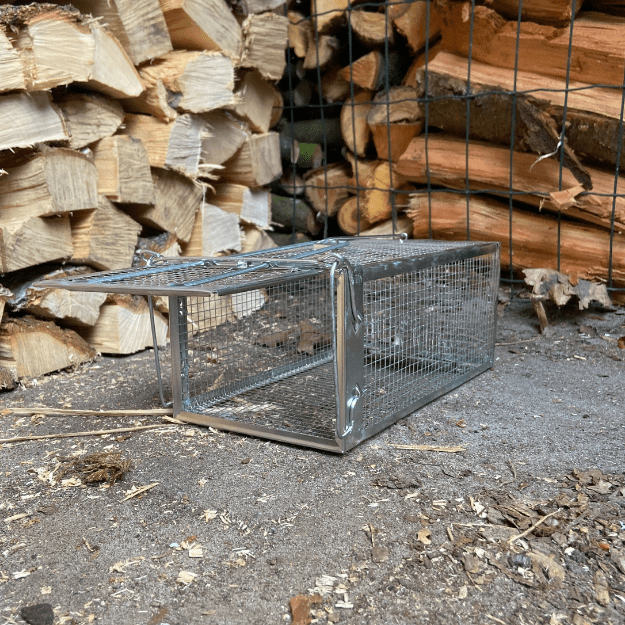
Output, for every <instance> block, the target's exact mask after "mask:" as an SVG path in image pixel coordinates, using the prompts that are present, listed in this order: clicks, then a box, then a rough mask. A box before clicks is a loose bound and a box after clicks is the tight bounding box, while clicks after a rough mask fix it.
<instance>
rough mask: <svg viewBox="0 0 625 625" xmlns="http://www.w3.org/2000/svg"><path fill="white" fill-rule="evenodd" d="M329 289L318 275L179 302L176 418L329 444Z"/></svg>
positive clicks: (332, 410)
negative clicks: (179, 410)
mask: <svg viewBox="0 0 625 625" xmlns="http://www.w3.org/2000/svg"><path fill="white" fill-rule="evenodd" d="M329 289H330V286H329V279H328V277H327V276H326V275H321V276H315V277H308V278H305V279H302V280H295V281H290V282H285V283H282V284H277V285H273V286H271V287H267V288H257V289H250V290H247V291H244V292H241V293H236V294H233V295H225V296H218V295H211V296H210V297H188V298H186V318H185V319H182V318H180V317H179V324H180V327H179V334H180V335H181V336H184V337H185V340H184V344H185V345H186V362H185V366H186V372H187V373H186V387H185V385H184V384H183V385H182V386H183V392H182V406H183V410H184V411H185V412H188V413H194V414H198V415H206V416H211V417H215V418H219V419H222V420H224V422H230V423H232V424H233V427H232V429H237V431H241V428H242V427H243V428H244V430H243V431H245V424H248V425H249V426H250V428H251V427H252V426H254V427H263V428H270V429H272V428H273V429H274V430H276V431H281V432H289V433H290V434H293V435H297V434H300V435H306V436H315V437H318V438H323V439H327V440H332V441H333V440H334V429H335V423H336V395H335V381H334V361H333V348H332V308H331V307H332V298H331V296H330V290H329ZM181 342H182V341H181ZM183 377H184V373H183ZM235 423H236V427H235V426H234V424H235ZM250 433H253V432H250ZM303 444H306V443H305V442H303ZM334 445H336V444H335V443H334Z"/></svg>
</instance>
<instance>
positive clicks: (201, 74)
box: [124, 50, 235, 122]
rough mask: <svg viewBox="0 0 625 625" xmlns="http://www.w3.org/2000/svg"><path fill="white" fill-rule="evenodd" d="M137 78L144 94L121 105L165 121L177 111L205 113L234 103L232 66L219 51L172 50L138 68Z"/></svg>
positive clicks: (174, 115)
mask: <svg viewBox="0 0 625 625" xmlns="http://www.w3.org/2000/svg"><path fill="white" fill-rule="evenodd" d="M139 75H140V76H141V80H142V81H143V86H144V88H145V91H144V92H143V93H142V94H141V95H140V96H139V97H137V98H132V99H130V100H126V101H124V106H125V107H126V108H127V109H128V110H131V111H135V112H139V113H148V114H151V115H154V116H156V117H158V118H159V119H161V120H163V121H166V122H169V121H172V120H173V119H175V118H176V117H177V115H178V111H180V112H187V113H206V112H208V111H212V110H214V109H218V108H222V107H224V106H228V105H230V104H233V103H234V102H235V96H234V94H233V90H234V67H233V65H232V61H231V60H230V59H229V58H228V57H227V56H226V55H225V54H222V53H219V52H186V51H183V50H175V51H173V52H169V53H168V54H166V55H165V56H163V57H161V58H159V59H155V60H154V61H153V62H152V63H150V64H149V65H146V66H144V67H142V68H140V70H139Z"/></svg>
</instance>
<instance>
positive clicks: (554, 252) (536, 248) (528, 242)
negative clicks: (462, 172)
mask: <svg viewBox="0 0 625 625" xmlns="http://www.w3.org/2000/svg"><path fill="white" fill-rule="evenodd" d="M430 205H431V207H432V208H431V224H432V235H433V236H434V238H437V239H448V240H463V241H464V240H466V238H467V200H466V196H465V195H463V194H458V193H450V192H433V193H432V194H431V195H430V198H428V197H427V194H425V193H418V194H415V195H414V196H413V197H412V199H411V208H410V210H409V215H410V217H411V218H412V220H413V222H414V236H415V238H417V239H419V238H427V237H428V222H429V217H428V211H429V208H428V207H429V206H430ZM469 219H470V222H469V225H470V233H471V239H473V240H476V241H499V242H500V244H501V265H502V268H504V269H509V268H510V236H511V237H512V269H513V270H514V271H520V270H522V269H528V268H554V269H555V268H557V265H558V237H559V248H560V271H561V272H563V273H567V274H572V275H574V276H577V277H578V278H583V279H586V280H597V279H598V280H607V278H608V267H609V264H610V248H611V246H610V233H609V232H606V231H605V230H603V229H601V228H598V227H596V226H585V225H583V224H579V223H574V222H570V221H567V220H565V219H563V220H561V221H560V226H559V228H558V221H557V219H556V218H555V217H554V216H551V215H537V214H535V213H531V212H529V211H523V210H518V209H514V210H513V211H512V213H510V210H509V206H508V203H507V202H503V201H501V200H497V199H495V198H489V197H485V196H475V195H473V196H471V197H470V199H469ZM510 219H511V220H512V222H511V223H510ZM510 227H511V228H512V230H511V231H510ZM558 232H559V235H558ZM612 246H613V247H612V278H613V283H614V286H618V287H623V286H625V237H623V235H622V234H618V233H617V234H615V235H614V239H613V242H612Z"/></svg>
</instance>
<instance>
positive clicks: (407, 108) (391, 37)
mask: <svg viewBox="0 0 625 625" xmlns="http://www.w3.org/2000/svg"><path fill="white" fill-rule="evenodd" d="M288 18H289V47H290V61H291V62H290V64H289V67H288V70H289V72H288V74H287V76H286V77H285V78H284V79H283V81H282V85H283V87H284V89H285V91H286V93H285V102H286V104H287V105H288V106H287V107H285V116H284V119H283V120H282V122H281V123H280V125H279V129H280V131H281V133H282V137H283V141H284V142H285V143H288V142H289V141H292V142H293V143H294V145H295V148H296V152H299V158H296V159H294V160H295V162H294V164H293V166H292V167H289V166H285V179H284V184H283V185H282V186H283V189H284V188H287V189H294V193H295V194H296V195H299V198H298V200H297V201H296V202H295V204H296V206H295V209H293V207H292V205H291V204H287V208H288V211H290V212H292V213H293V214H294V215H295V214H297V215H298V216H299V217H300V219H299V221H298V223H297V224H296V227H297V228H301V230H302V231H306V230H307V231H308V233H309V234H313V235H314V234H315V233H316V232H317V231H319V230H320V226H319V223H318V222H319V221H321V222H323V224H325V225H326V227H325V229H324V232H325V233H327V232H328V231H329V232H330V233H332V232H340V233H343V234H349V235H353V234H357V233H361V234H362V233H364V234H369V233H370V232H369V231H370V230H371V228H372V227H374V226H375V230H373V232H374V233H391V232H393V231H395V232H408V231H410V230H411V228H412V225H411V222H410V220H409V219H407V218H405V217H402V218H400V220H399V222H397V221H396V222H395V223H394V224H393V223H392V221H391V216H392V209H393V208H396V209H398V210H401V209H403V208H406V206H407V203H408V193H409V192H410V191H413V190H414V188H415V187H414V185H412V184H406V183H402V182H399V177H398V176H396V175H395V173H394V171H393V170H392V169H390V168H389V160H395V159H396V158H397V157H399V156H400V155H401V154H402V153H403V152H404V150H405V149H406V148H407V147H408V144H409V143H410V140H411V139H412V138H413V137H415V136H416V135H418V134H419V133H420V132H421V131H422V130H423V127H424V121H425V120H424V115H423V108H422V106H421V105H420V104H419V103H418V101H417V100H418V98H421V97H422V96H423V95H424V91H423V80H422V77H423V66H424V63H425V61H426V59H427V58H428V55H429V56H432V55H433V48H430V47H428V50H427V53H426V44H430V43H432V42H434V41H435V40H436V39H437V38H438V37H439V36H440V20H439V18H438V14H437V13H436V11H435V9H434V7H433V5H432V3H431V2H426V1H425V0H417V1H406V2H389V3H382V4H378V3H359V2H353V1H352V2H348V1H347V0H311V1H310V2H300V3H298V4H297V6H295V3H293V7H292V9H291V10H289V11H288ZM285 195H286V194H285ZM285 210H286V209H285ZM311 213H312V215H313V216H314V217H316V220H315V219H314V218H311V217H310V214H311ZM289 214H290V213H289Z"/></svg>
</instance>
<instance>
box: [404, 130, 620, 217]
mask: <svg viewBox="0 0 625 625" xmlns="http://www.w3.org/2000/svg"><path fill="white" fill-rule="evenodd" d="M425 149H426V146H425V139H424V138H423V137H415V138H414V139H413V140H412V141H411V143H410V145H409V146H408V149H407V150H406V152H405V153H404V154H403V155H402V156H401V158H400V159H399V161H397V164H396V166H395V171H396V172H397V173H398V174H399V175H401V176H403V177H404V178H405V179H406V180H407V181H410V182H418V183H426V182H428V178H429V183H430V184H433V185H441V186H446V187H448V188H451V189H458V190H462V191H465V190H470V191H476V190H479V191H487V192H490V193H492V194H500V195H506V194H510V193H512V194H513V196H514V199H515V200H517V201H519V202H523V203H525V204H529V205H532V206H537V207H540V208H541V209H542V210H548V211H550V212H561V213H562V214H564V215H567V216H568V217H571V218H574V219H579V220H581V221H585V222H588V223H593V224H597V225H600V226H603V227H604V228H608V229H610V228H611V226H612V219H614V224H615V225H616V227H617V228H619V229H625V199H624V198H622V197H619V196H616V197H615V198H613V197H612V196H613V195H614V174H610V173H607V172H604V171H602V170H599V169H589V170H588V171H589V172H590V176H591V179H592V185H593V191H592V192H585V191H584V188H583V187H582V186H581V185H580V184H579V183H578V181H577V180H576V179H575V178H574V177H573V175H572V174H571V173H570V172H568V171H566V170H562V169H561V167H560V164H559V163H558V161H556V160H554V159H543V160H541V161H540V162H537V161H536V158H535V157H534V156H533V155H531V154H526V153H522V152H515V153H514V156H513V158H512V159H511V157H510V149H509V148H503V147H499V146H495V145H492V144H486V143H482V142H476V141H473V142H471V143H470V144H469V146H468V150H469V158H468V161H467V145H466V142H465V141H463V140H460V139H456V138H454V137H448V136H444V135H432V136H430V138H429V139H428V142H427V167H426V158H425ZM511 160H512V171H511V169H510V168H511V162H510V161H511ZM426 169H427V170H428V171H429V176H428V171H426ZM568 190H573V191H572V193H567V191H568ZM561 192H564V193H561ZM613 200H614V201H613ZM613 211H614V212H613Z"/></svg>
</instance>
